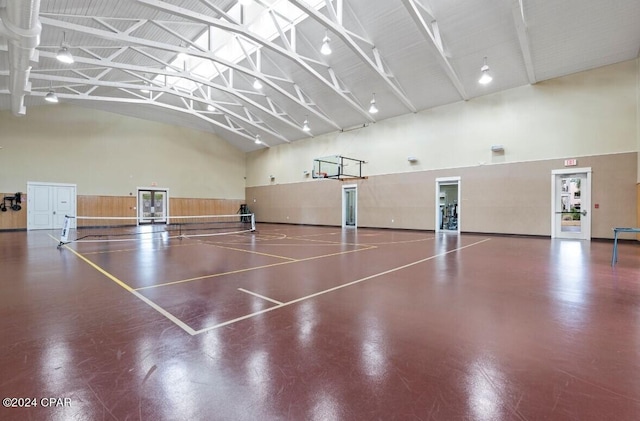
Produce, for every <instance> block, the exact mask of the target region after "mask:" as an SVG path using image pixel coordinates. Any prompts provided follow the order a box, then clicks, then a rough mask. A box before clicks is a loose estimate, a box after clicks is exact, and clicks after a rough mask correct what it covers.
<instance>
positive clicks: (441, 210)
mask: <svg viewBox="0 0 640 421" xmlns="http://www.w3.org/2000/svg"><path fill="white" fill-rule="evenodd" d="M435 226H436V232H438V231H444V232H456V233H459V232H460V177H439V178H436V221H435Z"/></svg>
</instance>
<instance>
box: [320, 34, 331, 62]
mask: <svg viewBox="0 0 640 421" xmlns="http://www.w3.org/2000/svg"><path fill="white" fill-rule="evenodd" d="M330 42H331V38H329V31H325V33H324V38H323V39H322V47H321V48H320V52H321V53H322V54H323V55H325V56H328V55H329V54H331V45H330V44H329V43H330Z"/></svg>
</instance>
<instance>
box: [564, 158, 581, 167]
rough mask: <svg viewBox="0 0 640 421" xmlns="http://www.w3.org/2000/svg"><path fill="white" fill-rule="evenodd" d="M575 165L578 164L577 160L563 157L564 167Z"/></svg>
mask: <svg viewBox="0 0 640 421" xmlns="http://www.w3.org/2000/svg"><path fill="white" fill-rule="evenodd" d="M576 165H578V160H577V159H565V160H564V166H565V167H575V166H576Z"/></svg>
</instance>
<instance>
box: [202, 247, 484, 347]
mask: <svg viewBox="0 0 640 421" xmlns="http://www.w3.org/2000/svg"><path fill="white" fill-rule="evenodd" d="M489 240H491V239H490V238H485V239H484V240H480V241H476V242H475V243H471V244H467V245H466V246H462V247H458V248H455V249H453V250H449V251H445V252H443V253H439V254H435V255H433V256H429V257H425V258H424V259H420V260H416V261H415V262H411V263H407V264H406V265H402V266H398V267H395V268H392V269H389V270H385V271H384V272H380V273H376V274H373V275H369V276H366V277H364V278H360V279H356V280H355V281H351V282H348V283H346V284H342V285H337V286H335V287H333V288H329V289H325V290H324V291H319V292H316V293H313V294H310V295H306V296H304V297H300V298H296V299H295V300H291V301H287V302H286V303H282V304H278V305H276V306H274V307H269V308H265V309H264V310H260V311H256V312H254V313H251V314H247V315H245V316H241V317H238V318H235V319H233V320H228V321H226V322H222V323H218V324H217V325H214V326H210V327H207V328H204V329H200V330H197V331H196V332H195V333H194V335H199V334H201V333H204V332H208V331H210V330H214V329H218V328H221V327H224V326H228V325H230V324H233V323H236V322H239V321H242V320H246V319H250V318H252V317H255V316H259V315H260V314H263V313H267V312H269V311H273V310H277V309H279V308H282V307H286V306H290V305H291V304H296V303H299V302H301V301H305V300H308V299H310V298H315V297H318V296H320V295H324V294H328V293H330V292H333V291H337V290H339V289H342V288H346V287H350V286H352V285H355V284H359V283H361V282H364V281H368V280H370V279H373V278H377V277H380V276H383V275H388V274H389V273H393V272H397V271H399V270H402V269H406V268H408V267H411V266H415V265H418V264H420V263H424V262H427V261H429V260H433V259H435V258H437V257H441V256H445V255H447V254H450V253H454V252H456V251H460V250H464V249H466V248H469V247H473V246H476V245H478V244H482V243H485V242H487V241H489Z"/></svg>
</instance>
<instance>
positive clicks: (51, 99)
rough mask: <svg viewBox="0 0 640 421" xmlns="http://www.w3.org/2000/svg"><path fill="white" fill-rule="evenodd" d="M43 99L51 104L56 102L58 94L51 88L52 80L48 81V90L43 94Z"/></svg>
mask: <svg viewBox="0 0 640 421" xmlns="http://www.w3.org/2000/svg"><path fill="white" fill-rule="evenodd" d="M44 100H45V101H47V102H50V103H52V104H57V103H58V95H56V93H55V91H54V90H53V82H49V92H47V94H46V95H45V96H44Z"/></svg>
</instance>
